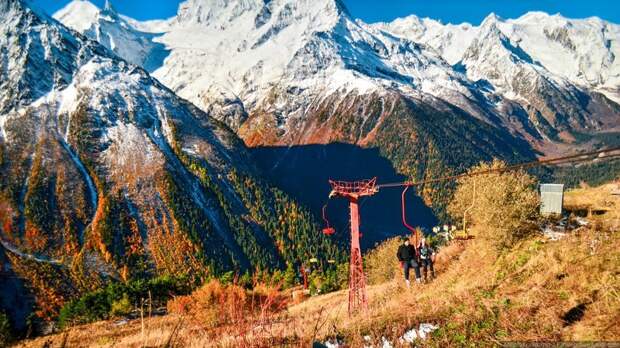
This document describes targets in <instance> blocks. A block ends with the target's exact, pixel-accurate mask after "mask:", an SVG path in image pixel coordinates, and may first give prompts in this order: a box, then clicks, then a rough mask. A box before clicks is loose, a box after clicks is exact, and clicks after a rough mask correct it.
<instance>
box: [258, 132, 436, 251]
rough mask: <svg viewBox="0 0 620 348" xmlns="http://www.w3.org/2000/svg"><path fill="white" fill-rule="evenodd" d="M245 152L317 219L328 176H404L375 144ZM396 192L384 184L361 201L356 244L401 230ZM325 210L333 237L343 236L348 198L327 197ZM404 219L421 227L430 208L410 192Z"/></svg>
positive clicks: (432, 220) (383, 179) (431, 218)
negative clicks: (371, 145) (370, 145)
mask: <svg viewBox="0 0 620 348" xmlns="http://www.w3.org/2000/svg"><path fill="white" fill-rule="evenodd" d="M250 151H251V153H252V156H253V157H254V159H255V161H256V162H257V163H258V165H259V167H260V169H261V170H262V171H263V173H264V174H265V175H266V177H267V178H268V179H270V180H271V181H272V182H273V183H274V184H275V185H277V186H278V187H279V188H281V189H282V190H284V191H285V192H286V193H288V194H289V195H291V196H292V197H294V198H295V199H297V200H298V201H300V202H302V203H303V204H305V205H306V206H307V207H309V208H310V209H311V211H312V213H314V214H315V215H316V216H317V217H319V218H320V217H321V208H322V207H323V205H324V204H325V203H326V202H327V201H328V198H327V197H328V195H329V192H330V190H331V187H330V186H329V183H328V180H329V179H334V180H346V181H350V180H361V179H370V178H373V177H377V182H378V183H387V182H400V181H404V180H406V178H405V177H404V176H403V175H400V174H398V173H397V172H396V170H395V169H394V167H393V166H392V163H391V162H390V161H389V160H388V159H386V158H385V157H383V156H382V155H381V154H380V153H379V150H378V149H376V148H371V149H367V148H361V147H359V146H355V145H351V144H343V143H332V144H327V145H300V146H292V147H285V146H268V147H256V148H252V149H250ZM401 193H402V190H401V189H399V188H386V189H383V190H380V191H379V192H378V193H377V194H376V195H374V196H372V197H367V198H364V199H362V200H361V204H360V206H361V231H362V233H363V238H362V248H364V249H367V248H369V247H372V246H373V245H375V243H378V242H380V241H382V240H385V239H386V238H389V237H393V236H396V235H403V234H405V233H406V229H405V228H404V227H403V225H402V220H401ZM327 212H328V217H329V221H330V223H331V224H332V225H333V226H334V227H335V228H336V231H337V237H336V238H338V239H346V237H347V236H348V231H349V222H348V219H349V209H348V203H347V202H346V201H345V200H344V199H332V200H330V201H329V205H328V209H327ZM407 220H408V223H409V224H411V225H414V226H422V227H430V226H433V225H434V224H436V223H437V219H436V217H435V215H434V214H433V212H432V211H431V209H430V208H428V207H427V206H425V205H424V203H423V202H422V200H421V199H420V198H419V197H418V196H415V195H414V194H413V193H408V194H407ZM317 233H320V231H317Z"/></svg>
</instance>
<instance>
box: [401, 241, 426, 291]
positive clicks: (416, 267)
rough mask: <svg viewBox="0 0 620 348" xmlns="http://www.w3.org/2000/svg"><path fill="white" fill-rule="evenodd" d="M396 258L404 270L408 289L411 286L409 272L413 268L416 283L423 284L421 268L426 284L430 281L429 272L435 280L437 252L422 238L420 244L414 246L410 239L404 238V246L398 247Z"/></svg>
mask: <svg viewBox="0 0 620 348" xmlns="http://www.w3.org/2000/svg"><path fill="white" fill-rule="evenodd" d="M396 257H397V258H398V261H400V264H401V267H402V268H403V271H404V276H405V283H406V284H407V287H409V286H411V283H410V281H409V272H410V271H411V268H413V271H414V273H415V281H416V283H421V282H422V274H421V272H420V267H422V269H423V270H424V280H425V282H428V281H429V271H430V277H431V278H435V268H434V267H433V263H434V262H435V250H434V249H433V248H432V247H431V246H430V245H428V244H427V243H426V239H424V238H422V240H421V241H420V244H418V245H413V244H411V242H410V241H409V238H407V237H403V239H402V244H401V245H400V246H399V247H398V252H397V253H396Z"/></svg>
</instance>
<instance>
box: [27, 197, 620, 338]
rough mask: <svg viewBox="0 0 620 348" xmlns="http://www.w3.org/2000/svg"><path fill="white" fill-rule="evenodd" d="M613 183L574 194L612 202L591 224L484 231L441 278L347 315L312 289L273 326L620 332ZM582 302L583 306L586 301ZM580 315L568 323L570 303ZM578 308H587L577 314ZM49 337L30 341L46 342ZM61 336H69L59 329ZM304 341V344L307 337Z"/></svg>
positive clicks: (389, 289) (340, 304)
mask: <svg viewBox="0 0 620 348" xmlns="http://www.w3.org/2000/svg"><path fill="white" fill-rule="evenodd" d="M609 190H610V186H605V187H601V188H597V189H585V190H584V189H582V190H577V191H574V192H571V193H569V194H567V197H566V204H567V205H571V204H583V203H584V201H589V202H593V203H595V204H597V205H598V204H605V205H606V206H607V207H609V208H610V209H611V210H610V211H609V212H608V213H606V214H605V215H601V216H596V217H593V218H592V220H591V221H592V224H591V225H590V226H589V227H587V228H582V229H580V230H578V231H574V232H573V233H572V234H571V235H570V236H569V237H567V238H565V239H563V240H560V241H557V242H550V241H546V240H545V238H543V237H540V236H536V237H532V238H530V239H528V240H525V241H523V242H521V243H520V244H518V245H517V246H515V247H514V248H513V249H512V250H510V251H508V252H504V253H502V254H499V255H498V254H497V252H496V251H495V250H493V249H490V248H489V247H488V246H487V244H486V243H485V242H484V241H482V240H481V239H474V240H470V241H467V242H461V243H454V244H452V245H451V246H449V247H446V248H444V249H442V251H441V254H440V257H439V260H438V263H437V266H438V267H437V268H438V272H439V274H438V278H437V279H436V280H435V281H434V282H432V283H431V284H426V285H421V286H417V287H414V288H412V289H411V290H407V289H405V288H404V287H403V285H402V281H400V279H399V278H397V280H392V281H389V282H385V283H382V284H379V285H373V286H370V287H369V288H368V293H369V298H370V311H369V313H368V314H365V315H358V316H354V317H352V318H348V317H347V315H346V309H347V308H346V303H347V300H346V296H347V293H346V291H340V292H336V293H331V294H327V295H324V296H317V297H313V298H311V299H309V300H307V301H305V302H302V303H301V304H298V305H294V306H291V307H289V310H288V312H287V313H286V318H287V320H286V321H283V324H276V325H275V326H274V327H277V329H276V330H275V331H274V332H277V333H278V334H281V333H286V335H289V336H297V337H304V338H305V339H303V340H302V341H305V342H306V344H307V342H308V341H309V340H310V339H311V338H312V337H317V338H321V339H324V338H326V337H329V336H334V335H341V336H343V337H345V338H346V339H347V341H348V342H350V343H351V344H352V346H360V345H362V341H361V340H362V337H363V336H364V335H367V334H368V335H371V336H372V337H373V339H374V340H377V339H378V338H380V337H381V336H386V337H388V338H392V339H394V338H396V337H398V336H400V335H402V334H403V332H405V331H406V330H408V329H410V328H411V327H414V326H417V324H419V323H421V322H431V323H434V324H438V325H439V326H440V327H441V329H440V330H438V331H436V333H435V334H434V337H433V339H432V340H430V341H426V345H429V346H462V345H469V343H471V342H474V341H475V342H477V345H481V342H487V343H488V345H493V344H494V343H497V342H499V341H503V340H616V341H617V340H618V339H620V327H618V325H616V324H617V323H618V322H620V197H618V196H611V195H610V194H609ZM579 305H581V307H579ZM574 308H581V309H583V311H581V314H583V315H582V316H581V318H579V319H578V320H575V321H574V322H572V323H567V322H566V321H565V320H563V317H564V316H565V315H566V314H567V313H568V312H569V311H571V309H572V312H573V313H577V314H579V312H580V311H579V310H575V309H574ZM576 317H579V315H577V316H576ZM179 320H180V319H179V318H178V317H174V316H166V317H161V318H154V319H152V320H150V321H147V328H148V329H147V336H148V338H147V341H148V343H149V344H151V345H157V344H158V343H159V344H161V343H163V342H165V341H166V339H167V338H168V337H170V332H171V331H172V330H173V327H174V326H175V324H176V323H177V322H178V321H179ZM201 330H202V329H201V328H200V327H199V326H198V327H196V326H195V325H193V324H191V325H190V324H184V325H182V328H181V329H180V331H179V334H178V336H177V339H178V341H177V343H178V344H181V345H183V346H192V345H193V346H204V345H205V344H206V342H205V340H204V338H202V339H201V334H200V333H201ZM43 340H45V339H39V340H36V341H33V342H28V343H24V346H35V347H36V346H40V344H41V342H42V341H43ZM52 340H55V342H60V340H62V335H57V336H54V337H53V338H52ZM69 342H70V343H71V342H73V343H76V344H77V343H78V342H79V343H81V344H85V342H89V344H92V345H95V346H109V345H110V344H112V343H115V344H120V345H121V346H124V345H127V346H132V345H135V346H138V345H139V342H141V334H140V322H139V321H134V322H131V323H130V324H129V325H126V326H124V327H122V328H117V327H115V326H114V325H112V324H111V323H98V324H95V325H92V326H89V327H88V330H84V329H74V330H73V331H71V333H70V335H69ZM301 344H303V343H300V345H301Z"/></svg>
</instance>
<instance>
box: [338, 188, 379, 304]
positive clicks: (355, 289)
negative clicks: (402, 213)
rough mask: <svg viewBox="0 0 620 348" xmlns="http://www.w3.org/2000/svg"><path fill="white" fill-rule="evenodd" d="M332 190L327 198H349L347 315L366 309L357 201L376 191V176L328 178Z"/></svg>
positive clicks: (366, 300) (366, 301)
mask: <svg viewBox="0 0 620 348" xmlns="http://www.w3.org/2000/svg"><path fill="white" fill-rule="evenodd" d="M329 184H330V185H331V186H332V191H331V192H330V193H329V198H332V197H342V198H346V199H348V200H349V207H350V209H351V261H350V262H351V263H350V265H349V315H351V314H352V313H353V312H355V311H357V310H360V309H361V310H367V309H368V299H367V297H366V279H365V278H364V267H363V265H362V252H361V249H360V213H359V205H358V201H359V199H360V198H361V197H364V196H372V195H374V194H375V193H377V191H378V189H377V178H376V177H375V178H372V179H370V180H363V181H355V182H346V181H334V180H330V181H329Z"/></svg>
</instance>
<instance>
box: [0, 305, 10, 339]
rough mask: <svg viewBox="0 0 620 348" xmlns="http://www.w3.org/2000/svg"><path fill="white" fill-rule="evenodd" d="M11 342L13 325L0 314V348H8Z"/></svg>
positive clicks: (5, 316)
mask: <svg viewBox="0 0 620 348" xmlns="http://www.w3.org/2000/svg"><path fill="white" fill-rule="evenodd" d="M10 341H11V323H10V322H9V317H8V316H7V315H6V314H4V313H2V312H0V347H6V346H8V345H9V342H10Z"/></svg>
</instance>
